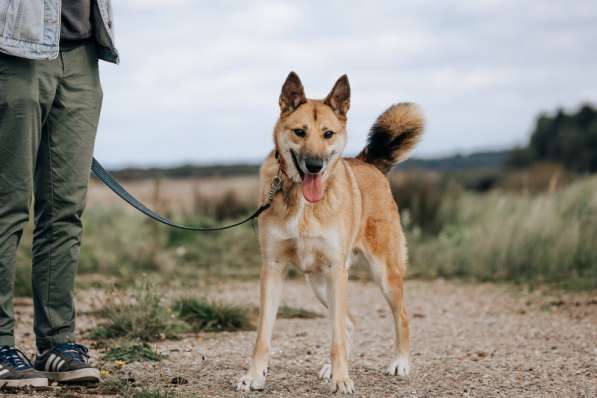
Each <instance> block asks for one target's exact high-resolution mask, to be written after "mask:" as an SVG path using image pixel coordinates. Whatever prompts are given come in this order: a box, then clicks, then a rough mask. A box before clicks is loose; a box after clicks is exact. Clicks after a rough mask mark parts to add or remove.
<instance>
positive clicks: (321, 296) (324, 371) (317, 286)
mask: <svg viewBox="0 0 597 398" xmlns="http://www.w3.org/2000/svg"><path fill="white" fill-rule="evenodd" d="M305 279H306V280H307V282H308V283H309V285H310V286H311V289H313V293H315V297H317V299H318V300H319V302H320V303H321V304H322V305H323V306H324V307H325V308H328V291H327V281H326V278H325V276H324V275H323V274H321V273H313V274H307V275H305ZM353 330H354V322H353V320H352V317H351V315H350V311H349V314H348V320H347V322H346V357H347V358H350V350H351V346H352V333H353ZM319 378H320V379H323V380H326V381H329V380H331V379H332V364H331V363H330V362H326V363H324V364H323V366H322V367H321V370H320V371H319Z"/></svg>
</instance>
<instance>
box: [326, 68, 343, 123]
mask: <svg viewBox="0 0 597 398" xmlns="http://www.w3.org/2000/svg"><path fill="white" fill-rule="evenodd" d="M323 102H324V103H325V104H326V105H329V106H330V108H332V109H333V110H334V112H335V113H336V115H338V116H342V117H344V116H346V114H347V113H348V109H349V108H350V84H349V83H348V76H346V75H342V76H340V78H339V79H338V80H337V81H336V84H334V88H332V91H330V93H329V94H328V96H327V97H325V99H324V100H323Z"/></svg>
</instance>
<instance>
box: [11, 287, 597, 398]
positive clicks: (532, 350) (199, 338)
mask: <svg viewBox="0 0 597 398" xmlns="http://www.w3.org/2000/svg"><path fill="white" fill-rule="evenodd" d="M198 293H200V292H198ZM209 296H210V297H212V298H218V299H223V300H227V301H231V302H236V303H239V302H240V303H252V304H257V303H258V282H256V281H255V282H242V283H228V284H222V285H219V286H212V287H211V288H210V293H209ZM79 301H80V302H81V304H80V306H79V308H80V310H82V312H83V315H81V316H80V322H79V324H80V325H81V327H82V328H89V327H91V326H92V325H93V324H94V323H95V319H93V317H92V315H84V313H85V311H89V310H90V309H93V307H94V306H96V305H97V304H98V299H97V298H96V297H94V296H93V295H91V294H90V293H86V292H81V297H80V299H79ZM283 301H284V303H286V304H288V305H292V306H297V307H302V308H305V309H310V310H314V311H317V312H320V313H322V314H325V312H324V310H323V308H322V307H321V306H320V305H319V303H318V302H317V301H316V299H315V298H314V296H313V294H312V293H311V291H310V289H309V288H308V287H307V286H305V284H304V283H302V282H297V281H292V282H289V283H287V284H286V291H285V295H284V300H283ZM350 305H351V308H352V309H353V313H354V314H355V315H356V317H357V325H356V329H355V333H354V346H353V354H352V358H351V370H350V374H351V377H352V379H353V381H354V382H355V385H356V388H357V392H356V394H355V396H357V397H451V396H459V397H597V295H596V294H595V293H593V294H571V293H566V294H564V293H554V292H550V293H545V292H541V291H533V292H529V291H527V290H526V289H524V288H522V287H519V286H512V285H493V284H465V283H459V282H445V281H441V280H439V281H433V282H428V281H408V283H407V309H408V312H409V316H410V320H411V336H412V357H411V361H412V371H411V376H410V378H409V379H408V380H400V379H398V378H396V377H390V376H385V375H384V374H383V369H384V368H385V366H387V365H388V364H389V363H390V360H391V359H392V346H393V335H394V331H393V328H392V322H391V314H390V312H389V310H388V308H387V306H386V304H385V302H384V301H383V299H382V296H381V294H380V292H379V291H378V289H377V287H376V286H374V285H373V284H371V283H362V282H351V285H350ZM31 311H32V309H31V305H30V302H29V301H27V300H19V301H18V303H17V314H18V316H19V325H18V329H17V332H18V335H19V336H20V337H21V340H20V342H19V343H20V344H21V346H22V347H23V348H25V349H26V350H32V336H31V334H30V333H31V323H32V321H31ZM27 333H29V334H27ZM254 338H255V332H239V333H205V334H200V335H189V336H187V337H186V338H185V339H183V340H180V341H165V342H162V343H159V344H157V345H156V348H157V350H158V351H161V352H164V353H167V354H169V359H168V360H166V361H163V362H161V363H159V364H154V363H135V364H130V365H126V366H125V367H124V369H123V370H122V371H123V372H124V373H125V374H130V376H131V377H133V378H134V379H135V380H136V381H137V382H138V383H139V384H141V385H143V386H156V387H157V386H160V387H164V386H167V385H169V383H170V380H171V379H172V378H173V377H175V376H180V377H183V378H184V379H186V380H188V384H185V385H181V386H177V387H172V389H173V390H175V391H176V392H179V393H181V394H189V396H199V397H241V396H243V394H240V393H236V392H235V391H234V386H235V385H236V383H237V381H238V379H239V378H240V377H241V376H242V375H243V374H244V371H245V370H246V368H247V365H248V360H249V356H250V352H251V349H252V344H253V340H254ZM329 342H330V328H329V324H328V321H327V320H326V319H325V318H321V319H313V320H279V321H278V322H277V323H276V328H275V331H274V337H273V355H272V358H271V361H270V370H269V376H268V382H267V386H266V389H265V391H263V392H259V393H252V394H248V395H244V396H247V397H320V396H321V397H323V396H329V395H330V394H329V385H328V384H326V383H324V382H323V381H320V380H319V379H318V378H317V372H318V371H319V368H320V366H321V365H322V363H323V362H324V360H325V359H326V357H327V356H328V350H329ZM93 356H94V357H96V358H97V357H98V353H97V352H93ZM173 359H176V360H173ZM22 394H27V396H33V397H50V396H61V397H65V396H68V397H87V396H92V394H93V396H96V397H97V396H98V395H97V394H98V392H97V391H96V390H94V389H73V388H60V387H53V388H50V389H48V390H47V391H43V392H38V393H36V394H33V395H32V394H31V392H27V393H26V392H22ZM0 395H2V394H1V393H0Z"/></svg>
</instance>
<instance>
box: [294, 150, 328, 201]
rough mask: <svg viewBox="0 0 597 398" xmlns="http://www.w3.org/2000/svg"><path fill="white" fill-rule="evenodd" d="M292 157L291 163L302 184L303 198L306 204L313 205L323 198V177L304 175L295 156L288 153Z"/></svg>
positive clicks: (310, 174)
mask: <svg viewBox="0 0 597 398" xmlns="http://www.w3.org/2000/svg"><path fill="white" fill-rule="evenodd" d="M290 154H291V155H292V161H293V162H294V167H296V169H297V170H298V173H299V175H300V177H301V180H302V182H303V196H304V197H305V199H306V200H307V201H308V202H311V203H315V202H319V201H320V200H321V198H323V175H322V173H318V174H312V173H309V172H307V173H305V172H304V171H303V168H302V167H301V166H300V164H299V161H298V159H297V157H296V154H295V153H294V151H293V150H291V151H290Z"/></svg>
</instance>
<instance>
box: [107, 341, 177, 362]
mask: <svg viewBox="0 0 597 398" xmlns="http://www.w3.org/2000/svg"><path fill="white" fill-rule="evenodd" d="M164 358H166V356H165V355H161V354H158V353H157V352H155V351H154V350H153V349H152V348H151V347H150V346H149V345H148V344H145V343H142V344H127V345H123V346H119V347H113V348H111V349H110V350H108V352H106V353H105V354H104V355H103V356H102V360H104V361H112V362H113V361H124V362H126V363H131V362H143V361H155V362H159V361H161V360H162V359H164Z"/></svg>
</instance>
